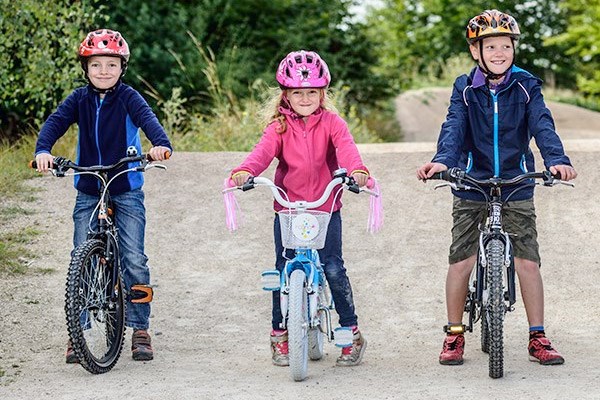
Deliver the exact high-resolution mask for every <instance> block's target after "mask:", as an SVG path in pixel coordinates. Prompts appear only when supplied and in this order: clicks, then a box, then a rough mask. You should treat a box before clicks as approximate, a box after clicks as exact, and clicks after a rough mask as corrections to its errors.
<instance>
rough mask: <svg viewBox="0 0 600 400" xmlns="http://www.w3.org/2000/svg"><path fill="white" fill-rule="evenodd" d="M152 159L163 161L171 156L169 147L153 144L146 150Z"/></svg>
mask: <svg viewBox="0 0 600 400" xmlns="http://www.w3.org/2000/svg"><path fill="white" fill-rule="evenodd" d="M148 155H149V156H150V158H151V159H152V161H165V160H168V159H169V158H170V157H171V149H170V148H168V147H165V146H154V147H152V148H151V149H150V150H148Z"/></svg>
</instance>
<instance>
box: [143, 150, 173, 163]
mask: <svg viewBox="0 0 600 400" xmlns="http://www.w3.org/2000/svg"><path fill="white" fill-rule="evenodd" d="M164 155H165V160H168V159H169V158H171V152H170V151H169V150H167V151H165V154H164ZM146 160H148V161H156V160H155V159H154V158H152V156H151V155H150V154H146Z"/></svg>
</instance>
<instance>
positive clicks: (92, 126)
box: [35, 82, 172, 195]
mask: <svg viewBox="0 0 600 400" xmlns="http://www.w3.org/2000/svg"><path fill="white" fill-rule="evenodd" d="M75 123H76V124H77V125H78V127H79V136H78V144H77V161H76V163H77V164H78V165H81V166H92V165H111V164H114V163H116V162H117V161H118V160H119V159H121V158H123V157H125V156H126V155H127V148H128V147H130V146H134V147H135V148H136V149H137V151H138V154H142V146H141V141H140V135H139V133H138V130H139V128H141V129H142V130H143V131H144V133H145V134H146V136H147V137H148V139H149V140H150V142H151V143H152V145H153V146H165V147H168V148H170V149H171V151H172V147H171V143H170V142H169V138H168V137H167V134H166V133H165V130H164V129H163V127H162V126H161V125H160V123H159V122H158V119H157V118H156V115H155V114H154V112H152V110H151V108H150V106H149V105H148V103H147V102H146V101H145V100H144V98H143V97H142V96H141V95H140V94H139V93H138V92H137V91H136V90H135V89H133V88H132V87H130V86H128V85H126V84H124V83H121V82H119V83H118V84H117V86H116V87H115V89H114V90H112V91H110V92H108V93H106V96H104V99H102V100H100V96H99V95H98V93H97V92H95V91H94V90H93V89H92V88H91V87H90V86H89V85H88V86H85V87H81V88H78V89H75V91H74V92H73V93H71V95H69V96H68V97H67V98H66V99H65V101H64V102H63V103H61V104H60V105H59V106H58V109H57V110H56V111H55V112H54V113H53V114H52V115H50V117H48V119H47V120H46V122H45V123H44V126H43V127H42V130H41V131H40V135H39V137H38V140H37V144H36V148H35V154H36V155H37V154H39V153H51V150H52V147H53V146H54V143H56V141H57V140H58V139H59V138H60V137H61V136H63V135H64V134H65V132H66V131H67V130H68V129H69V127H70V126H71V125H72V124H75ZM126 168H127V166H123V168H122V169H126ZM112 175H114V173H113V174H112ZM112 175H111V176H112ZM143 183H144V178H143V174H142V173H141V172H129V173H127V174H123V175H121V176H119V177H118V178H117V179H116V180H115V181H113V183H112V184H111V185H110V191H111V193H112V194H113V195H116V194H120V193H124V192H127V191H130V190H134V189H138V188H140V187H142V185H143ZM75 187H76V188H77V189H78V190H80V191H82V192H84V193H87V194H90V195H98V187H99V185H98V179H96V178H95V177H93V176H90V175H77V176H75Z"/></svg>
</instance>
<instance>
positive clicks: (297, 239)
mask: <svg viewBox="0 0 600 400" xmlns="http://www.w3.org/2000/svg"><path fill="white" fill-rule="evenodd" d="M278 214H279V225H280V227H281V241H282V243H283V247H285V248H287V249H297V248H306V249H322V248H323V247H325V238H326V237H327V227H328V226H329V218H330V217H331V214H329V213H328V212H324V211H316V210H305V211H298V210H282V211H279V213H278Z"/></svg>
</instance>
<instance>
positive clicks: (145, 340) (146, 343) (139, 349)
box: [131, 329, 154, 361]
mask: <svg viewBox="0 0 600 400" xmlns="http://www.w3.org/2000/svg"><path fill="white" fill-rule="evenodd" d="M131 355H132V357H133V359H134V360H135V361H150V360H152V359H153V358H154V351H153V350H152V341H151V339H150V335H149V334H148V331H146V330H143V329H137V330H134V331H133V336H132V337H131Z"/></svg>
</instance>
